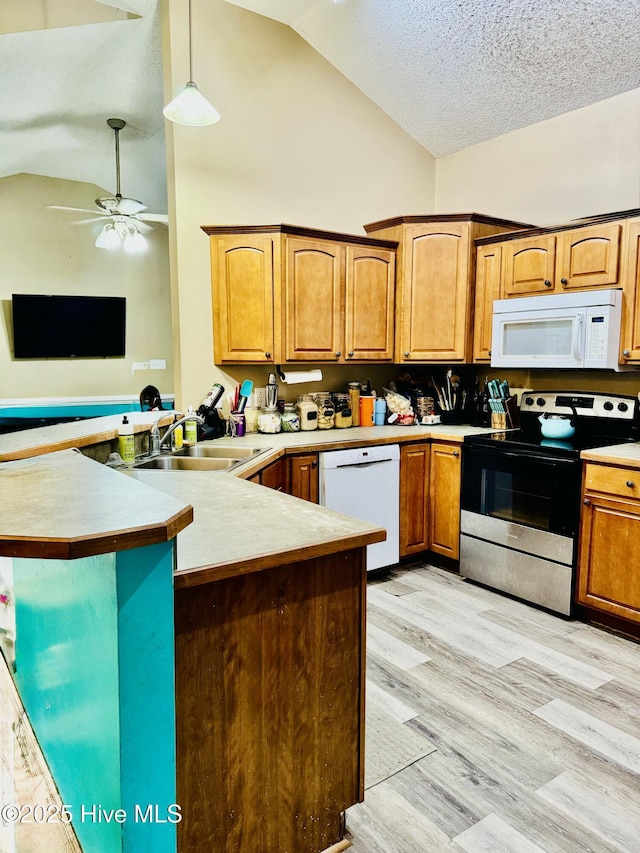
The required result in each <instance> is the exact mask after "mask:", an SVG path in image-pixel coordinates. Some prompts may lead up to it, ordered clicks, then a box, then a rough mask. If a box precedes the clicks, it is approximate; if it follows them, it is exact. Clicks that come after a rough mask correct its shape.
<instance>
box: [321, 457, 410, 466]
mask: <svg viewBox="0 0 640 853" xmlns="http://www.w3.org/2000/svg"><path fill="white" fill-rule="evenodd" d="M395 461H396V460H395V459H391V458H390V457H388V458H387V459H374V460H373V461H372V462H345V463H344V465H340V464H338V465H336V468H373V467H374V465H381V464H384V463H385V462H395Z"/></svg>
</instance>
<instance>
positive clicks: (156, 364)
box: [149, 358, 167, 370]
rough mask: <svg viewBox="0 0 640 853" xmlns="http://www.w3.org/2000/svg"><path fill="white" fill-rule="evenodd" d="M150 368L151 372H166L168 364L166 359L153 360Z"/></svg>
mask: <svg viewBox="0 0 640 853" xmlns="http://www.w3.org/2000/svg"><path fill="white" fill-rule="evenodd" d="M149 368H150V369H151V370H166V369H167V362H166V360H165V359H164V358H152V359H151V361H150V362H149Z"/></svg>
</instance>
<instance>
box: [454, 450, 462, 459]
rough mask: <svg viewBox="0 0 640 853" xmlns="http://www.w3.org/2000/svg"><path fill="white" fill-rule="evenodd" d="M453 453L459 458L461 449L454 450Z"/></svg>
mask: <svg viewBox="0 0 640 853" xmlns="http://www.w3.org/2000/svg"><path fill="white" fill-rule="evenodd" d="M453 455H454V456H455V457H456V459H457V458H458V456H460V451H459V450H454V451H453Z"/></svg>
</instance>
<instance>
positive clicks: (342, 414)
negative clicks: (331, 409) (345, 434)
mask: <svg viewBox="0 0 640 853" xmlns="http://www.w3.org/2000/svg"><path fill="white" fill-rule="evenodd" d="M332 396H333V405H334V406H335V410H336V417H335V427H336V429H344V428H345V427H350V426H351V423H352V417H351V401H350V397H349V394H344V393H341V392H337V391H336V392H335V393H334V394H333V395H332Z"/></svg>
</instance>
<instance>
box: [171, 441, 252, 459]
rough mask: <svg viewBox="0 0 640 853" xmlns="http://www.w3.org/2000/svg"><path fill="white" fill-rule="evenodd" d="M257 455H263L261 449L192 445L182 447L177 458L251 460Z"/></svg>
mask: <svg viewBox="0 0 640 853" xmlns="http://www.w3.org/2000/svg"><path fill="white" fill-rule="evenodd" d="M258 453H264V448H263V447H216V446H215V445H213V444H194V445H192V446H191V447H183V449H182V450H179V451H178V452H177V454H176V455H177V456H190V457H196V458H198V459H202V458H204V459H242V461H244V460H245V459H253V457H254V456H255V455H256V454H258Z"/></svg>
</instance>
